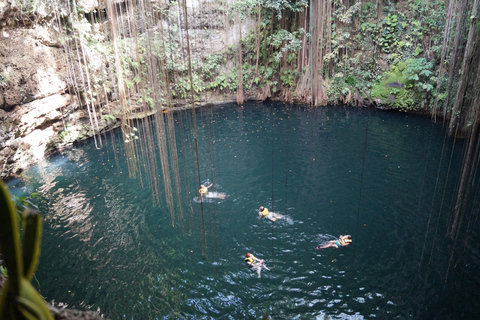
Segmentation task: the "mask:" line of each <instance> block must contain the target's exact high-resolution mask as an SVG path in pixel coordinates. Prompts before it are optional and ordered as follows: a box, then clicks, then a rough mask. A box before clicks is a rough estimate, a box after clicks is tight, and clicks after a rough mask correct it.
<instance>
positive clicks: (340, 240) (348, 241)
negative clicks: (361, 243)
mask: <svg viewBox="0 0 480 320" xmlns="http://www.w3.org/2000/svg"><path fill="white" fill-rule="evenodd" d="M350 242H352V239H348V238H344V237H341V238H340V239H338V243H340V245H342V246H344V245H346V244H347V243H350Z"/></svg>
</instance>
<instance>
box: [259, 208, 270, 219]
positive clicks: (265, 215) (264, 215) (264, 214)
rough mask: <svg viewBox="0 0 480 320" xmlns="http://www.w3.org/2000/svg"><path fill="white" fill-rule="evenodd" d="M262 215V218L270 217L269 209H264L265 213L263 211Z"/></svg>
mask: <svg viewBox="0 0 480 320" xmlns="http://www.w3.org/2000/svg"><path fill="white" fill-rule="evenodd" d="M260 213H261V214H262V216H263V217H264V218H265V217H267V216H268V214H269V213H270V212H269V211H268V209H267V208H263V211H262V212H260Z"/></svg>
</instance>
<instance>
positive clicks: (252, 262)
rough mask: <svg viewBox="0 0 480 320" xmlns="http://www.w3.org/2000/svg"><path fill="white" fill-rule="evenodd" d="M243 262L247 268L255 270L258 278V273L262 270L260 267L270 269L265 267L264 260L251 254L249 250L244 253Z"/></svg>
mask: <svg viewBox="0 0 480 320" xmlns="http://www.w3.org/2000/svg"><path fill="white" fill-rule="evenodd" d="M245 263H246V264H247V267H248V268H249V269H252V270H254V271H257V274H258V277H259V278H260V277H261V276H260V273H261V272H262V268H264V269H267V270H268V271H270V269H268V268H267V266H266V265H265V260H260V259H258V258H256V257H255V256H254V255H253V254H251V253H250V252H247V253H246V254H245Z"/></svg>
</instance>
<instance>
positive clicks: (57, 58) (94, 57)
mask: <svg viewBox="0 0 480 320" xmlns="http://www.w3.org/2000/svg"><path fill="white" fill-rule="evenodd" d="M15 3H17V2H15ZM18 3H20V2H18ZM18 3H17V4H12V3H11V1H5V0H0V168H1V171H0V179H9V178H11V177H14V176H16V175H19V174H21V173H22V171H23V170H24V168H25V167H27V166H28V165H32V164H35V163H37V162H38V161H39V160H41V159H42V158H44V157H45V156H48V155H49V154H50V153H51V152H53V151H55V150H58V149H61V148H63V147H65V146H68V145H71V144H73V143H75V142H77V141H81V140H84V139H88V138H91V137H92V136H93V130H92V122H95V124H94V126H95V128H96V130H99V131H100V132H102V131H106V130H110V129H112V128H114V127H117V126H119V125H120V120H119V117H120V115H119V114H120V113H121V106H120V104H119V103H118V101H119V89H118V84H117V80H116V71H115V70H114V65H115V64H114V62H113V61H112V59H113V58H112V57H111V56H108V54H107V53H106V52H105V50H106V49H103V51H102V50H100V49H99V48H98V47H95V46H91V47H89V46H87V45H85V44H84V46H83V48H82V50H76V49H75V48H76V42H77V40H74V39H73V38H70V39H66V38H65V35H64V34H63V33H61V32H60V31H59V30H60V29H59V27H58V21H57V19H56V18H57V17H55V16H54V15H53V13H52V12H53V9H52V8H51V7H50V6H51V3H50V2H48V1H46V2H41V4H39V5H40V7H39V8H36V9H35V10H36V11H35V12H34V13H28V12H29V11H28V10H24V8H23V9H22V8H20V7H19V6H20V4H18ZM113 3H114V4H115V5H116V8H117V9H118V10H122V12H123V14H122V16H121V17H118V18H119V19H127V16H126V14H127V13H128V12H127V10H126V8H127V7H126V5H125V3H124V2H123V1H122V0H114V1H113ZM24 5H25V4H24ZM27 5H28V4H27ZM61 5H63V6H65V4H61ZM77 5H78V6H79V7H81V8H82V12H84V13H85V19H81V21H79V22H78V23H79V24H80V25H81V27H82V28H85V30H87V29H89V30H90V29H91V30H90V31H91V33H90V36H92V35H95V36H98V38H95V39H94V40H92V39H90V38H89V39H90V40H91V41H92V43H96V41H98V43H97V44H101V45H103V46H105V47H108V46H109V45H110V44H109V43H107V41H108V40H109V37H110V36H109V31H108V30H109V29H110V26H109V22H108V21H99V22H96V23H93V24H89V23H88V21H87V20H88V17H90V18H92V16H93V15H94V13H95V12H98V11H102V12H104V6H105V1H99V0H77ZM151 5H152V6H154V7H156V8H159V10H160V8H163V7H165V6H168V5H169V4H168V2H165V1H161V0H152V1H151ZM187 5H188V6H189V7H191V8H195V9H196V11H195V12H192V13H191V16H190V22H191V23H190V29H192V30H194V32H192V33H195V41H196V42H197V43H198V44H199V45H197V46H192V48H191V53H192V56H193V57H194V58H196V59H202V57H204V56H206V55H208V54H211V53H212V52H222V51H223V50H225V48H228V47H229V46H231V45H234V44H236V43H238V41H239V35H238V26H235V25H233V24H231V22H226V23H224V22H223V20H222V19H215V17H216V16H217V15H221V14H222V12H223V11H221V10H222V9H221V5H220V4H218V3H214V2H213V1H204V2H200V1H197V0H192V1H188V4H187ZM60 11H61V12H64V13H67V12H69V11H68V8H67V7H64V8H60ZM26 12H27V13H26ZM127 22H128V21H123V22H121V23H120V22H118V25H125V26H127V25H128V23H127ZM164 23H167V22H164ZM175 23H176V22H175ZM225 24H227V25H225ZM253 26H254V23H253V22H252V21H246V22H242V36H246V35H247V34H248V30H249V29H250V28H251V27H253ZM138 30H139V31H138V32H140V33H141V32H142V30H140V29H138ZM129 32H130V31H129V30H128V29H125V28H123V29H121V30H120V29H119V31H118V35H119V36H120V37H129V36H131V35H129ZM99 39H100V40H99ZM102 41H104V42H102ZM184 41H185V40H184ZM86 42H88V41H86ZM86 42H85V43H86ZM128 54H131V55H132V56H133V55H134V54H135V51H134V50H132V52H130V53H128ZM132 58H133V57H132ZM231 68H233V64H231V63H227V64H225V65H224V66H222V69H225V70H227V71H229V70H230V69H231ZM86 70H88V72H89V73H90V75H91V78H90V81H92V86H93V85H96V86H97V88H99V87H101V88H105V91H108V94H107V93H105V94H103V93H102V92H100V93H99V92H97V91H95V89H91V88H92V87H91V86H90V84H87V81H86V77H85V79H84V77H83V75H84V74H85V71H86ZM94 78H95V79H96V81H97V82H95V83H93V81H94ZM92 91H94V92H93V96H89V98H87V96H88V93H87V92H92ZM75 92H76V93H78V94H76V93H75ZM90 94H92V93H90ZM130 94H132V93H130ZM134 94H135V93H133V94H132V96H131V97H130V100H129V110H130V111H131V113H133V114H134V115H133V117H135V115H137V116H138V117H140V116H141V115H140V112H137V113H136V114H135V110H137V109H138V110H143V105H138V106H137V105H136V102H135V101H138V100H141V99H138V97H135V96H134ZM105 95H106V96H105ZM107 99H108V100H109V101H108V104H107V101H106V100H107ZM92 100H96V105H95V106H94V107H93V106H92V105H89V106H87V105H86V104H87V101H92ZM208 100H209V101H203V100H201V98H199V99H198V100H197V101H196V102H195V105H196V107H198V106H199V105H205V104H215V103H221V102H233V101H234V99H233V100H232V97H231V96H230V94H229V95H226V96H223V97H222V96H209V98H208ZM186 102H187V101H185V100H182V99H178V100H175V101H174V104H175V106H177V107H179V109H185V103H186ZM188 103H189V101H188ZM99 104H100V105H101V106H99ZM92 108H96V110H97V113H96V114H97V115H98V116H97V121H98V127H97V123H96V122H97V121H92V122H91V121H90V115H89V114H92ZM104 118H105V119H104ZM107 118H108V120H107ZM97 132H98V131H97Z"/></svg>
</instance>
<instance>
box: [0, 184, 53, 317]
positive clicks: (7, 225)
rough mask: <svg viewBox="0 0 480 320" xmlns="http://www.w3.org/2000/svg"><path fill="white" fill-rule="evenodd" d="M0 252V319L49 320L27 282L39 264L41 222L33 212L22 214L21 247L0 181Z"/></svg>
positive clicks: (10, 205)
mask: <svg viewBox="0 0 480 320" xmlns="http://www.w3.org/2000/svg"><path fill="white" fill-rule="evenodd" d="M0 212H2V214H1V215H0V224H1V225H2V232H1V233H0V249H1V251H2V254H3V257H4V260H5V265H6V267H7V270H8V278H7V281H6V283H5V286H4V288H3V290H2V292H1V296H0V318H1V319H6V320H8V319H53V317H52V315H51V313H50V311H49V310H48V307H47V305H46V303H45V300H44V299H43V298H42V296H41V295H40V294H39V293H38V292H37V291H36V290H35V288H34V287H33V286H32V284H31V283H30V281H31V279H32V277H33V273H34V272H35V269H36V267H37V265H38V262H39V255H40V243H41V234H42V219H41V216H40V214H39V213H38V212H37V211H33V210H30V209H25V211H24V213H23V218H22V220H23V235H24V237H23V246H22V245H21V243H20V230H19V227H18V218H17V216H18V213H17V209H16V207H15V205H14V204H13V202H12V200H11V199H10V193H9V192H8V189H7V187H6V186H5V184H4V183H3V182H2V181H0Z"/></svg>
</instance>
